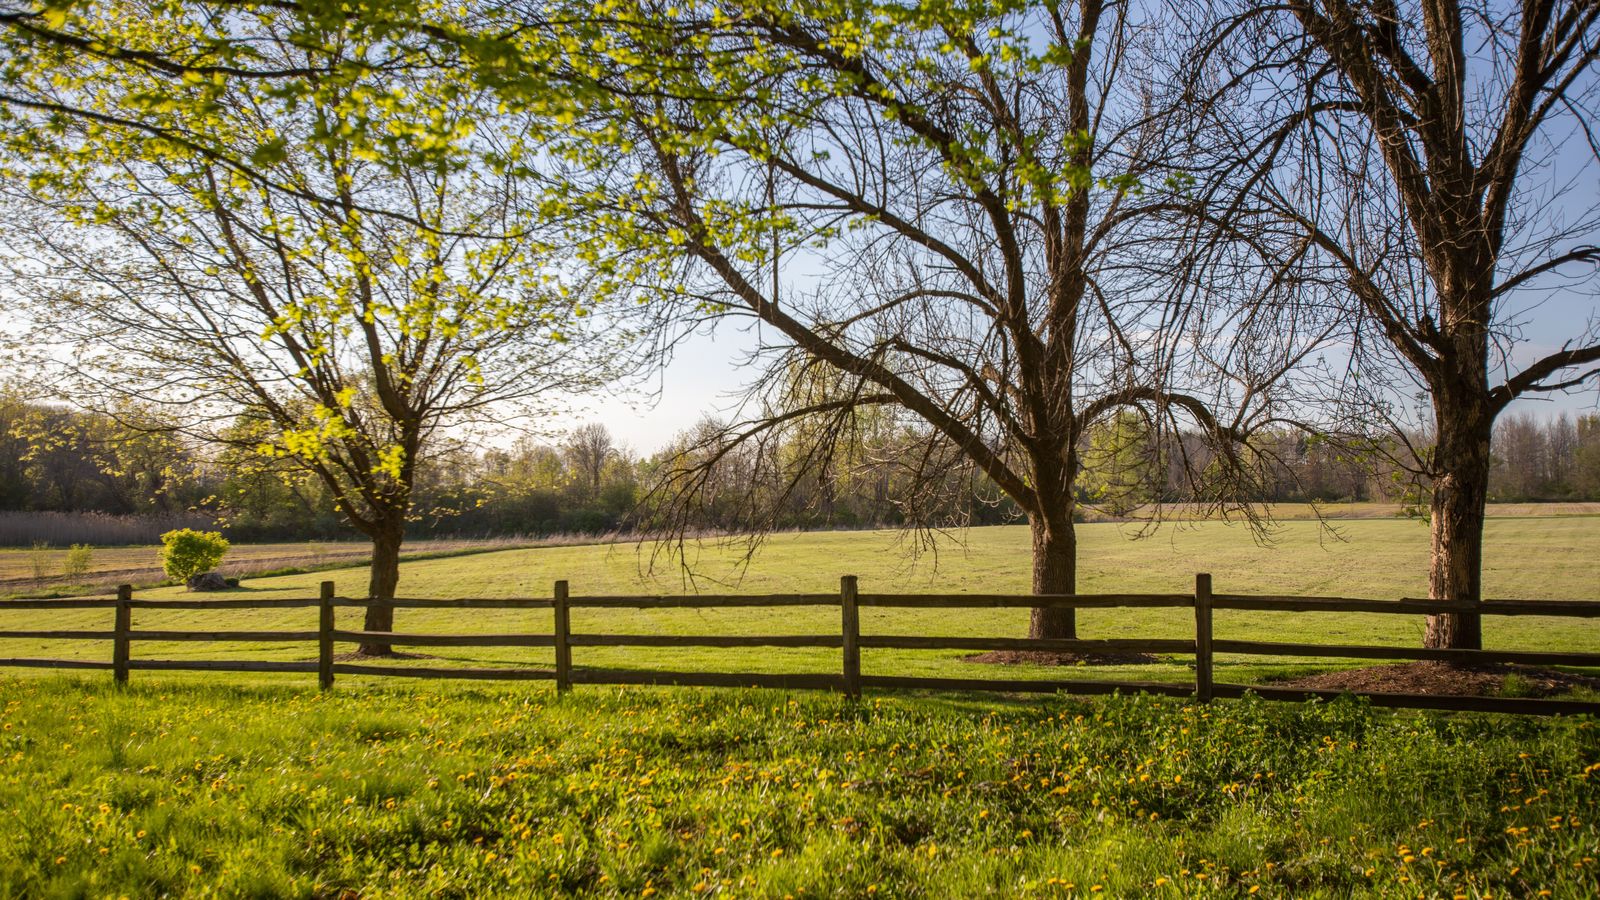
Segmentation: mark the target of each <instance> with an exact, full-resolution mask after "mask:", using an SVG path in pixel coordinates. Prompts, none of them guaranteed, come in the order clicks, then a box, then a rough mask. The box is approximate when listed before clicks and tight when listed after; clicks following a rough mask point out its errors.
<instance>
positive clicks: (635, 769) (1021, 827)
mask: <svg viewBox="0 0 1600 900" xmlns="http://www.w3.org/2000/svg"><path fill="white" fill-rule="evenodd" d="M0 691H3V696H4V711H3V712H0V719H3V728H4V731H3V732H0V895H3V896H15V897H117V896H127V897H155V896H220V897H308V898H310V897H357V896H361V897H377V896H386V897H462V898H472V897H486V896H515V897H542V896H557V895H559V896H595V897H651V896H655V897H706V896H719V897H771V898H784V897H789V898H799V897H874V898H875V897H941V898H942V897H949V898H970V897H980V896H1005V897H1010V896H1018V897H1281V898H1319V897H1326V898H1334V897H1340V898H1342V897H1353V896H1379V897H1407V898H1409V897H1429V898H1431V897H1447V898H1454V897H1470V898H1512V897H1557V898H1574V900H1576V898H1588V897H1592V896H1594V892H1595V887H1596V885H1597V884H1600V867H1597V864H1596V857H1597V856H1600V851H1597V849H1596V848H1597V847H1600V828H1597V824H1596V823H1597V818H1600V725H1597V723H1596V722H1595V721H1593V720H1589V719H1579V720H1559V719H1539V720H1530V719H1519V718H1515V717H1505V716H1499V717H1496V716H1466V715H1458V716H1438V715H1420V714H1398V715H1392V714H1387V713H1382V712H1378V711H1374V710H1371V709H1369V708H1366V707H1364V706H1363V705H1361V704H1359V703H1356V702H1349V701H1340V702H1337V703H1332V704H1312V705H1305V706H1301V705H1290V704H1276V705H1268V704H1265V703H1262V702H1248V701H1247V702H1241V703H1224V704H1217V705H1214V706H1212V707H1207V708H1201V707H1195V706H1191V705H1185V704H1183V703H1181V702H1178V701H1166V700H1157V699H1153V698H1148V697H1145V698H1109V699H1101V700H1096V701H1075V700H1070V699H1065V698H1058V699H1044V700H1035V701H1029V702H1027V703H1007V702H1005V701H1002V700H994V699H985V700H984V702H983V705H981V706H980V705H976V704H973V703H968V702H963V701H956V700H949V699H929V698H913V697H892V698H879V699H873V700H869V701H867V702H864V703H860V704H851V703H848V702H846V701H844V700H842V699H839V698H837V697H836V696H832V695H819V694H812V695H800V696H792V695H786V694H779V693H772V692H762V691H722V692H699V691H688V690H679V689H655V690H645V689H640V690H599V689H595V690H591V691H588V692H580V693H578V694H574V695H569V696H566V697H562V698H559V699H558V698H556V697H554V696H553V695H552V694H550V693H548V692H546V691H543V690H534V691H527V690H524V689H522V688H519V687H514V686H508V687H504V688H499V687H496V688H490V689H483V690H480V689H477V688H446V689H445V690H444V691H443V692H441V691H439V690H438V689H437V688H432V687H430V688H429V689H428V690H427V691H426V692H420V691H412V690H407V689H400V688H395V687H392V686H391V687H384V688H377V689H358V690H349V689H347V690H342V691H338V692H335V693H333V694H328V695H320V696H319V695H318V694H316V693H315V692H313V691H305V690H290V689H286V688H282V687H278V688H244V687H201V686H194V685H190V686H186V687H179V688H172V687H170V686H169V687H154V686H150V685H144V686H141V685H138V684H135V685H134V686H132V687H131V688H130V689H128V690H126V691H114V690H110V689H108V688H107V686H106V685H105V683H104V682H102V681H81V682H80V681H70V680H64V679H54V678H51V679H30V680H26V681H24V680H17V679H5V680H0Z"/></svg>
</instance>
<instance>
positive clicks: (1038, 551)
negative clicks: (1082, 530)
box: [1028, 507, 1078, 639]
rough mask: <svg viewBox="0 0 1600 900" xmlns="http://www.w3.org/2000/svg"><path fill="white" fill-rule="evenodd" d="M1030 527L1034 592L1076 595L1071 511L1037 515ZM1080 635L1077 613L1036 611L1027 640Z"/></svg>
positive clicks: (1075, 548)
mask: <svg viewBox="0 0 1600 900" xmlns="http://www.w3.org/2000/svg"><path fill="white" fill-rule="evenodd" d="M1028 524H1029V527H1030V528H1031V529H1032V531H1033V592H1034V593H1035V594H1072V593H1076V592H1077V585H1078V535H1077V532H1075V531H1074V530H1073V526H1072V510H1071V508H1070V507H1068V508H1067V510H1066V511H1065V514H1051V515H1039V516H1034V517H1033V518H1032V519H1031V520H1030V521H1029V523H1028ZM1077 636H1078V619H1077V611H1076V610H1071V609H1035V610H1033V616H1032V618H1031V619H1030V620H1029V622H1028V637H1031V638H1068V639H1071V638H1076V637H1077Z"/></svg>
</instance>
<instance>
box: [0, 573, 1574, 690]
mask: <svg viewBox="0 0 1600 900" xmlns="http://www.w3.org/2000/svg"><path fill="white" fill-rule="evenodd" d="M378 602H381V603H383V604H385V605H387V606H389V607H392V608H395V609H515V610H541V609H549V610H551V613H552V625H553V630H552V632H551V633H548V634H545V633H480V634H411V633H406V632H398V631H397V632H387V631H385V632H375V631H361V630H355V631H352V630H346V629H340V628H338V627H337V624H336V616H335V611H336V610H337V609H339V608H347V607H357V608H363V609H365V608H367V607H369V606H371V605H373V604H374V603H378ZM797 606H822V607H838V609H839V610H840V630H839V632H838V633H837V634H773V635H678V634H604V633H574V632H573V630H572V610H574V609H737V608H780V607H797ZM862 607H877V608H897V609H973V608H991V609H1028V608H1035V607H1055V608H1063V609H1117V608H1139V609H1179V608H1186V609H1192V610H1193V611H1194V622H1195V624H1194V636H1193V638H1192V639H1156V638H1151V639H1098V640H1097V639H1074V640H1066V639H1033V638H1014V637H988V636H965V635H892V634H862V633H861V608H862ZM294 608H316V609H317V611H318V617H317V628H316V630H314V631H313V630H304V631H254V630H234V631H198V630H172V629H146V630H135V629H134V627H133V615H134V613H135V612H136V611H138V610H142V609H143V610H155V609H161V610H193V611H215V610H234V609H241V610H242V609H294ZM84 609H112V610H114V617H113V626H112V630H110V631H97V630H72V629H32V630H13V631H5V630H0V640H7V639H32V640H51V641H55V640H73V641H110V642H111V645H112V650H111V659H110V661H100V660H84V659H48V658H10V659H0V666H21V667H32V668H55V669H102V670H105V669H109V670H111V672H112V673H113V677H114V678H115V680H116V681H117V682H118V683H125V682H127V680H128V674H129V672H131V671H133V670H139V671H217V672H300V673H311V672H315V673H317V680H318V683H319V685H320V686H321V687H322V688H323V689H324V690H327V689H329V688H332V687H333V684H334V679H335V678H336V677H337V676H339V675H364V676H374V675H375V676H398V677H404V678H463V679H485V680H515V681H530V680H548V681H554V682H555V686H556V689H557V690H558V691H568V690H570V689H571V688H572V686H573V685H578V684H592V685H600V684H610V685H668V684H670V685H689V686H705V687H772V688H789V689H819V690H834V691H840V692H842V693H844V694H846V695H848V696H852V697H857V696H860V694H861V692H862V691H863V690H864V689H868V688H876V689H895V688H910V689H928V690H950V691H999V692H1016V693H1023V692H1034V693H1053V692H1057V691H1066V692H1070V693H1078V694H1109V693H1112V692H1116V691H1122V692H1146V693H1151V694H1164V695H1168V696H1175V697H1194V698H1196V699H1197V700H1199V701H1201V702H1209V701H1211V700H1212V699H1214V698H1239V697H1243V696H1245V695H1246V694H1248V693H1254V694H1257V695H1259V696H1261V697H1263V698H1265V699H1269V700H1308V699H1312V698H1332V697H1334V696H1336V695H1338V694H1339V693H1340V692H1338V691H1319V690H1305V689H1298V688H1286V687H1275V686H1271V685H1242V684H1226V683H1217V682H1216V681H1215V677H1214V676H1215V668H1216V662H1215V659H1216V654H1218V653H1225V654H1232V655H1245V656H1279V657H1293V658H1328V657H1336V658H1355V659H1383V660H1443V661H1449V662H1460V663H1478V664H1482V663H1523V664H1530V665H1553V666H1578V667H1600V653H1583V652H1566V651H1529V650H1498V651H1497V650H1434V649H1425V648H1421V647H1415V648H1413V647H1394V646H1371V645H1345V644H1307V643H1287V642H1273V641H1240V640H1227V639H1222V640H1218V639H1217V638H1216V637H1215V636H1214V628H1213V618H1214V615H1215V613H1216V611H1218V610H1249V611H1258V612H1285V613H1317V612H1337V613H1379V614H1392V615H1407V616H1415V615H1425V614H1429V613H1442V612H1464V611H1476V612H1479V613H1481V614H1483V615H1493V616H1524V615H1537V616H1555V617H1567V618H1588V619H1594V618H1600V601H1569V600H1487V601H1484V602H1482V603H1479V604H1463V603H1456V602H1449V601H1439V600H1411V599H1405V600H1398V601H1394V600H1362V599H1352V598H1347V597H1290V596H1269V595H1255V594H1214V593H1212V589H1211V576H1210V575H1206V574H1200V575H1197V576H1196V577H1195V589H1194V592H1193V593H1192V594H1070V595H1033V594H871V593H861V592H860V590H859V586H858V583H857V580H856V578H855V576H853V575H847V576H845V577H843V578H842V579H840V586H839V591H838V593H828V594H766V595H721V596H643V595H641V596H573V595H572V594H571V593H570V591H569V590H568V585H567V582H565V581H558V582H556V583H555V587H554V590H553V592H552V594H551V596H550V597H548V598H544V597H524V598H458V599H450V600H426V599H414V598H399V599H394V600H386V601H374V600H368V599H356V598H349V597H340V596H338V595H337V594H336V592H335V589H334V583H333V582H331V581H326V582H323V583H322V590H321V595H320V596H318V597H315V598H293V599H280V600H252V599H232V598H229V599H206V600H141V599H136V598H135V597H134V596H133V589H132V588H131V587H127V586H124V587H122V588H119V589H118V591H117V595H116V597H102V598H73V599H64V600H9V601H0V611H5V610H63V611H65V610H84ZM154 641H160V642H169V641H170V642H180V641H181V642H189V641H194V642H289V643H312V644H315V646H316V648H317V659H316V661H314V662H312V661H306V662H282V661H263V660H186V659H134V658H132V647H133V644H134V643H136V642H154ZM341 643H382V644H388V645H391V646H402V647H403V646H426V647H515V648H543V647H549V648H552V649H553V651H554V658H555V665H554V667H553V668H535V667H499V668H486V667H441V666H394V665H380V664H376V663H368V662H359V663H357V662H341V661H338V660H337V659H336V657H335V654H334V646H335V645H336V644H341ZM574 647H579V648H581V647H640V648H649V647H654V648H661V647H715V648H750V647H780V648H813V649H826V650H839V651H840V659H841V668H840V671H839V672H838V674H832V673H805V672H796V673H780V674H769V673H732V672H680V671H667V670H657V669H616V668H599V667H590V666H585V667H576V666H574V665H573V662H572V650H573V648H574ZM863 650H976V651H984V650H1036V651H1062V652H1073V653H1144V654H1163V655H1180V656H1183V655H1190V656H1193V657H1194V672H1195V677H1194V682H1193V683H1192V684H1189V683H1175V682H1161V681H1127V680H1111V679H996V678H944V677H940V678H935V677H921V676H916V677H913V676H900V675H871V674H863V673H862V671H861V652H862V651H863ZM1360 696H1363V697H1366V698H1368V699H1369V700H1371V701H1372V702H1373V703H1374V704H1376V705H1379V706H1389V707H1402V708H1411V709H1447V710H1477V711H1488V712H1513V713H1532V714H1575V713H1576V714H1597V713H1600V703H1592V702H1583V701H1570V700H1538V699H1526V698H1511V697H1459V696H1441V695H1433V694H1401V693H1363V694H1360Z"/></svg>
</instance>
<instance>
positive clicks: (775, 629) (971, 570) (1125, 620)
mask: <svg viewBox="0 0 1600 900" xmlns="http://www.w3.org/2000/svg"><path fill="white" fill-rule="evenodd" d="M1079 533H1080V536H1081V550H1080V579H1079V586H1080V590H1081V591H1083V592H1086V593H1090V592H1106V591H1116V592H1188V591H1191V590H1192V589H1193V584H1194V575H1195V573H1196V572H1202V571H1203V572H1210V573H1211V574H1212V575H1213V578H1214V584H1215V589H1216V591H1217V592H1219V593H1281V594H1305V595H1342V596H1351V597H1372V598H1384V599H1397V598H1400V597H1418V596H1425V594H1426V587H1425V585H1426V562H1427V553H1428V532H1427V528H1426V526H1425V525H1423V524H1421V523H1418V522H1415V521H1406V520H1383V519H1366V520H1351V521H1345V522H1340V523H1336V524H1335V525H1334V528H1333V530H1332V531H1331V532H1330V531H1329V530H1328V529H1325V528H1322V527H1319V526H1318V525H1317V524H1316V523H1314V522H1307V521H1289V522H1284V523H1283V524H1282V526H1281V527H1280V528H1279V529H1278V530H1277V531H1276V532H1275V533H1273V535H1272V536H1271V540H1270V541H1269V542H1267V543H1265V544H1263V543H1259V542H1257V541H1256V540H1254V539H1253V538H1252V535H1251V534H1250V532H1249V531H1248V530H1246V529H1245V528H1243V527H1237V526H1234V527H1230V526H1227V525H1224V524H1221V523H1214V522H1212V523H1199V524H1186V525H1181V526H1176V527H1172V526H1169V527H1167V528H1165V529H1163V530H1161V531H1159V532H1157V533H1156V534H1155V535H1153V536H1150V537H1146V538H1144V539H1140V540H1132V539H1130V537H1129V536H1130V534H1131V533H1132V532H1131V529H1130V528H1129V527H1127V526H1119V525H1115V524H1089V525H1084V526H1081V527H1080V530H1079ZM959 537H960V540H959V541H958V540H954V539H944V540H941V541H939V542H938V543H937V544H935V545H934V546H932V547H920V548H918V547H916V546H914V545H913V544H911V543H910V542H908V540H907V539H906V538H905V537H904V536H902V535H899V534H896V533H892V532H833V533H814V534H791V535H779V536H776V537H774V538H772V540H771V541H770V542H768V543H767V544H766V545H765V546H764V547H763V548H762V550H761V552H760V553H758V554H757V555H756V556H755V557H754V558H753V559H751V560H750V561H749V562H748V565H747V566H741V562H742V559H743V557H742V553H741V551H740V549H738V548H730V547H718V546H704V547H700V548H697V549H695V551H694V553H695V557H694V559H693V560H692V562H693V564H694V566H693V568H694V571H695V572H696V573H697V579H696V580H690V579H689V578H688V577H687V576H686V575H685V574H684V572H683V571H682V570H681V569H679V568H678V567H677V566H676V564H675V563H674V562H673V561H670V560H666V559H653V557H652V554H653V552H654V550H655V549H656V548H653V547H651V546H649V545H646V546H644V547H638V546H633V545H614V546H579V547H553V548H543V549H531V550H511V551H502V552H494V553H484V554H475V555H471V556H463V557H455V558H448V559H434V560H423V561H414V562H408V563H406V564H405V565H404V566H403V574H402V579H401V593H402V594H403V595H404V596H407V597H425V598H426V597H434V598H438V597H507V596H549V595H550V592H551V588H552V585H553V583H554V582H555V581H556V580H557V579H566V580H568V581H569V583H570V585H571V590H572V592H573V594H574V595H575V596H581V595H583V594H586V593H587V594H636V593H643V592H648V593H663V594H685V593H693V592H695V591H696V590H699V591H700V592H702V593H719V592H725V593H772V592H791V591H802V592H830V591H837V589H838V582H839V576H841V575H844V574H853V575H857V576H858V577H859V578H860V586H861V590H862V592H864V593H894V592H941V593H943V592H949V593H963V592H1011V591H1015V592H1025V591H1026V590H1027V589H1028V584H1029V552H1028V534H1027V531H1026V529H1025V528H1022V527H997V528H979V529H973V530H971V531H968V532H965V533H964V534H962V535H960V536H959ZM913 551H917V552H913ZM652 562H654V571H652V570H651V565H652ZM323 579H332V580H334V581H335V582H336V584H337V585H338V587H339V590H340V592H341V593H344V594H352V595H354V594H359V593H360V591H361V590H362V589H363V588H364V586H365V572H364V571H361V570H354V569H351V570H339V571H333V572H325V573H320V574H312V575H296V576H286V577H279V578H262V579H253V580H249V581H247V582H246V586H245V589H244V590H242V591H235V592H230V593H229V594H228V595H226V596H231V597H241V596H248V597H261V598H271V597H295V596H302V597H303V596H314V595H315V592H316V588H317V583H318V582H319V581H321V580H323ZM1485 585H1486V591H1487V593H1488V595H1490V596H1493V597H1500V598H1511V599H1535V598H1555V599H1600V517H1570V518H1561V517H1532V518H1496V519H1493V520H1491V521H1490V523H1489V526H1488V551H1487V561H1486V566H1485ZM141 596H146V597H183V596H196V595H186V594H184V592H183V591H182V590H181V589H161V590H153V591H147V592H143V593H141ZM0 615H3V616H4V618H3V619H0V629H22V628H97V629H104V628H108V627H109V625H110V612H109V611H83V612H65V613H51V614H42V613H37V612H30V611H12V612H6V611H5V610H4V604H3V601H0ZM359 615H360V614H359V612H358V611H355V610H347V611H343V612H341V619H340V626H341V627H351V628H354V627H358V626H359ZM397 615H398V620H397V623H396V630H399V631H410V632H433V633H473V632H522V633H548V632H549V631H550V629H551V622H550V613H549V612H548V611H547V610H543V611H529V612H507V611H488V610H401V611H399V612H398V614H397ZM315 619H316V611H315V610H312V609H296V610H281V611H231V610H230V611H217V612H206V613H194V612H187V611H184V612H170V611H145V610H140V611H138V612H137V614H136V617H135V622H134V625H135V628H145V629H156V628H185V629H187V628H193V629H210V630H223V629H287V630H306V629H310V628H314V627H315ZM1026 620H1027V613H1026V611H1024V610H999V611H997V610H938V611H914V610H880V609H865V610H863V613H862V628H863V632H865V633H873V632H877V633H906V634H943V635H1002V636H1020V635H1023V634H1025V633H1026ZM573 627H574V629H575V630H576V631H578V632H582V633H675V634H837V633H838V628H839V612H838V610H837V609H836V608H826V607H819V608H785V609H743V610H727V611H710V610H662V611H636V610H605V611H600V610H578V611H575V612H574V614H573ZM1422 627H1423V620H1422V617H1421V616H1414V617H1413V616H1405V617H1402V616H1386V615H1360V614H1348V615H1346V614H1267V613H1243V612H1222V613H1218V616H1217V626H1216V634H1217V636H1218V637H1219V638H1238V639H1254V640H1280V641H1297V642H1298V641H1304V642H1326V643H1377V644H1390V645H1416V644H1417V643H1418V642H1419V641H1420V639H1421V634H1422ZM1192 629H1193V617H1192V614H1191V613H1190V612H1189V611H1187V610H1183V609H1174V610H1107V611H1098V610H1097V611H1087V612H1084V613H1081V614H1080V632H1081V634H1082V636H1084V637H1124V638H1135V637H1164V638H1186V637H1190V636H1192V634H1193V630H1192ZM1486 635H1487V638H1486V642H1487V644H1488V646H1490V647H1493V648H1501V649H1538V650H1555V649H1571V650H1600V622H1595V621H1592V620H1591V621H1584V620H1577V619H1553V618H1543V617H1504V618H1498V619H1490V620H1489V621H1488V623H1487V626H1486ZM346 649H351V648H346ZM45 655H49V656H64V657H69V658H86V659H106V658H108V657H109V646H108V645H107V644H106V643H89V642H71V643H68V642H55V643H53V644H47V643H44V642H40V641H25V640H4V641H0V656H6V657H10V656H45ZM416 655H418V656H421V657H424V659H423V660H422V664H425V665H433V666H439V665H445V666H449V665H464V664H493V665H496V666H519V665H528V666H548V665H550V663H551V657H550V652H549V651H548V650H537V649H532V650H530V649H522V648H516V649H502V648H417V654H416ZM964 655H966V654H964V653H963V652H961V651H943V652H941V651H890V650H867V651H864V655H863V669H864V671H866V672H869V673H875V674H909V675H923V674H941V675H957V676H962V677H1035V676H1043V677H1048V676H1050V675H1052V674H1055V675H1060V674H1062V673H1061V671H1060V670H1059V669H1055V670H1051V669H1044V668H1037V667H1027V666H1018V667H998V666H989V665H978V664H973V663H969V662H965V661H964V660H963V659H962V657H963V656H964ZM314 656H315V650H314V648H313V647H311V646H309V645H307V644H227V645H206V644H196V643H169V644H154V643H148V642H145V643H136V644H135V645H134V657H135V658H136V659H139V658H144V659H156V658H174V659H196V658H206V657H213V658H251V659H257V658H259V659H280V660H281V659H301V660H305V659H312V658H314ZM1189 662H1190V660H1189V659H1188V658H1186V657H1173V658H1171V659H1169V660H1163V661H1161V662H1158V663H1156V664H1147V665H1138V666H1097V667H1093V668H1089V669H1078V670H1075V671H1073V672H1071V673H1070V674H1071V675H1072V677H1078V678H1082V677H1117V678H1130V677H1131V678H1138V679H1149V680H1169V681H1184V680H1188V679H1190V678H1192V673H1191V669H1190V667H1189ZM574 663H575V664H576V665H578V666H584V665H593V666H606V667H651V668H665V669H679V670H683V669H687V670H698V671H746V672H768V673H770V672H785V671H792V672H833V671H837V670H838V666H839V659H838V653H837V651H825V650H774V649H754V650H725V649H648V650H644V649H627V648H587V647H585V648H577V649H575V651H574ZM1218 663H1219V672H1218V678H1219V680H1223V681H1235V682H1245V683H1250V682H1257V681H1260V680H1263V679H1270V678H1274V677H1280V676H1285V675H1294V674H1301V673H1308V672H1312V671H1321V670H1326V669H1329V668H1336V667H1348V666H1353V665H1362V664H1363V663H1360V662H1358V661H1351V660H1332V659H1330V660H1322V661H1315V660H1291V659H1278V658H1261V657H1254V658H1251V657H1237V658H1235V657H1222V658H1220V659H1219V661H1218ZM397 664H398V665H407V664H417V663H416V662H413V661H401V662H400V663H397ZM134 677H135V679H136V680H146V679H152V678H160V677H164V676H157V675H155V674H153V673H136V674H135V676H134ZM215 677H217V678H225V679H234V680H239V679H243V678H246V676H215ZM306 677H307V676H296V675H287V676H266V677H265V678H264V679H263V680H264V681H270V682H273V683H282V682H291V683H297V682H300V681H304V680H305V679H306ZM179 680H182V679H179Z"/></svg>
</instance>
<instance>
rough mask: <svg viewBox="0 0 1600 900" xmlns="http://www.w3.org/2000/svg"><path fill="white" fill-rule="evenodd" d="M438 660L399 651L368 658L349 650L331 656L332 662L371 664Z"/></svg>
mask: <svg viewBox="0 0 1600 900" xmlns="http://www.w3.org/2000/svg"><path fill="white" fill-rule="evenodd" d="M438 658H439V657H437V656H429V655H428V654H426V653H403V652H401V651H399V650H396V651H394V652H393V653H388V654H385V655H381V656H379V655H370V656H369V655H368V654H365V653H362V652H361V651H360V650H351V651H350V652H348V653H335V654H334V655H333V659H334V662H373V661H375V660H376V661H383V660H389V659H438Z"/></svg>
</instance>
